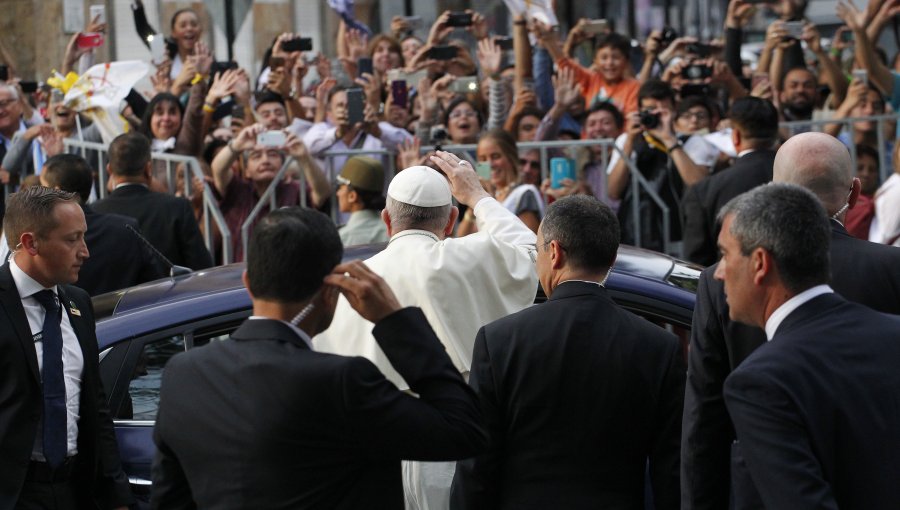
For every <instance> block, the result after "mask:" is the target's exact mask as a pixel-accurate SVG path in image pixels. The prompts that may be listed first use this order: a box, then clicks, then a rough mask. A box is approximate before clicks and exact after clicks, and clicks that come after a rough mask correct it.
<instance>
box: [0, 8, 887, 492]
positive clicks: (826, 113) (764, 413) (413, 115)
mask: <svg viewBox="0 0 900 510" xmlns="http://www.w3.org/2000/svg"><path fill="white" fill-rule="evenodd" d="M805 9H806V2H805V1H804V0H780V1H778V2H772V3H767V4H759V3H756V2H750V1H745V0H730V1H729V2H728V9H727V15H726V20H725V26H724V31H723V34H722V38H721V39H717V40H713V41H699V40H697V39H696V38H692V37H687V36H679V34H677V33H675V31H674V30H672V29H671V28H661V29H659V30H654V31H652V32H651V33H650V34H649V36H648V37H647V39H646V41H644V42H643V44H636V42H635V41H632V40H631V39H630V38H628V37H626V36H624V35H622V34H620V33H618V32H616V31H615V26H614V24H611V23H608V22H606V21H603V22H602V23H601V22H598V21H597V20H580V21H579V22H578V23H577V24H576V25H575V26H573V27H571V29H570V30H569V31H568V33H566V34H565V38H563V33H562V31H561V30H560V27H555V26H550V25H548V24H547V23H545V22H543V21H541V20H540V19H538V18H536V17H529V16H527V15H525V14H524V13H513V14H514V15H513V17H512V22H511V26H510V27H508V28H509V33H510V37H504V36H501V35H497V33H499V32H504V31H505V30H504V28H505V27H492V26H490V24H489V23H488V20H487V19H486V18H485V17H484V16H483V15H482V14H480V13H478V12H474V11H471V10H466V11H461V12H450V11H447V12H444V13H441V14H440V15H439V16H438V18H437V20H436V21H435V22H434V24H433V25H432V26H431V27H430V30H429V31H428V33H427V34H424V33H421V34H420V33H417V31H416V30H415V27H414V26H413V22H414V20H413V19H410V18H406V17H399V16H398V17H395V18H394V19H393V21H392V23H391V26H390V31H389V32H386V33H380V34H372V33H367V32H366V31H365V30H362V27H360V26H358V25H356V24H354V23H351V22H350V21H351V20H345V21H342V22H341V24H340V29H339V31H338V34H337V37H336V40H335V41H336V48H337V54H336V55H335V56H333V58H329V57H327V56H325V55H324V54H323V53H321V52H318V51H313V50H311V49H309V47H308V43H309V41H308V39H305V38H303V37H301V36H300V34H294V33H284V34H281V35H280V36H278V37H277V38H275V40H274V41H273V43H272V46H271V47H270V48H269V49H268V51H266V53H265V55H264V57H263V60H262V66H261V70H260V72H259V73H251V72H250V71H249V70H246V69H242V68H240V67H239V66H236V65H233V63H229V62H216V61H215V60H214V59H213V57H212V53H211V52H210V50H209V48H208V47H207V46H206V45H205V44H204V42H203V29H202V24H201V23H200V17H199V16H198V14H197V13H196V12H194V11H192V10H190V9H183V10H179V11H177V12H176V13H175V14H174V15H173V17H172V19H171V25H170V28H169V30H170V32H169V36H168V37H167V38H166V43H167V46H166V49H165V53H164V55H163V57H162V58H161V60H159V61H154V62H152V64H153V65H154V66H155V68H156V70H155V72H154V73H153V75H152V77H151V81H152V85H153V90H152V91H151V92H150V93H147V94H145V93H142V92H138V91H135V90H133V91H132V92H131V93H130V94H129V95H128V97H127V98H126V99H125V100H124V102H123V105H122V111H121V112H116V113H117V114H118V113H121V115H122V117H123V118H124V119H125V122H126V123H127V125H128V129H127V130H125V131H126V132H122V133H112V134H110V133H107V132H105V130H104V128H102V127H101V126H100V124H101V122H100V121H98V119H97V118H96V117H94V118H93V120H94V122H91V115H92V114H91V112H83V113H84V114H85V117H81V115H82V114H81V113H80V112H78V111H76V108H75V105H73V104H69V103H67V102H66V98H65V92H66V90H64V89H65V86H64V83H63V82H62V80H55V81H53V83H54V85H48V86H42V87H38V88H37V91H35V92H33V93H32V92H29V93H26V92H25V90H24V88H23V82H22V81H21V80H20V79H19V78H18V77H16V76H15V65H14V62H12V58H11V56H10V55H9V52H8V51H5V50H4V49H3V48H0V55H2V56H3V58H5V59H6V60H7V61H8V62H7V65H8V69H9V70H10V71H11V74H12V78H11V79H10V80H9V81H7V82H6V83H2V84H0V181H2V182H3V184H4V185H6V187H7V191H8V192H9V193H11V194H9V195H6V194H4V198H5V200H6V201H7V205H6V208H5V213H4V214H5V216H4V218H3V235H4V238H5V242H4V243H3V244H4V245H6V246H4V248H5V249H6V250H8V251H4V252H3V256H4V257H5V259H4V260H7V263H6V264H5V265H3V266H2V267H0V300H3V302H4V306H3V308H4V310H5V311H6V312H7V320H2V321H0V329H2V330H3V331H5V333H4V334H3V335H0V351H2V352H5V353H7V355H4V356H0V368H2V369H3V370H0V372H2V373H4V374H5V375H4V376H3V377H4V378H5V379H4V381H8V382H9V384H6V383H4V384H3V387H5V388H10V390H9V391H0V410H3V411H0V450H2V451H4V452H7V451H8V452H11V453H10V454H9V455H10V456H11V457H10V458H13V457H15V458H14V459H13V460H15V461H16V462H17V463H15V466H13V463H0V480H3V481H2V482H0V508H7V507H8V508H19V507H23V508H32V507H34V508H82V507H87V506H88V505H89V504H90V503H89V501H90V500H94V501H95V502H96V504H99V505H101V507H104V508H120V507H123V506H128V505H130V504H133V500H132V498H131V496H130V493H129V492H128V486H127V478H126V477H125V476H124V474H123V472H122V469H121V466H120V465H119V461H118V453H117V447H116V441H115V436H114V433H113V431H112V426H111V422H110V419H109V414H108V412H107V411H106V410H105V406H104V397H103V391H102V389H101V388H100V387H99V377H98V374H97V365H96V359H97V352H96V339H95V338H94V337H93V327H92V325H93V310H92V309H91V307H90V301H89V300H88V296H89V295H97V294H101V293H104V292H109V291H112V290H116V289H121V288H125V287H128V286H131V285H134V284H137V283H141V282H144V281H149V280H153V279H156V278H159V277H161V276H163V275H166V274H175V273H177V272H178V271H180V270H182V268H188V269H193V270H199V269H205V268H208V267H211V266H213V265H216V264H221V263H223V262H227V260H224V258H223V255H222V253H223V252H229V253H231V254H232V255H233V259H234V260H236V261H244V262H245V263H246V272H245V274H244V283H245V284H246V286H247V288H248V291H249V293H250V295H251V297H252V299H253V316H252V317H251V318H250V319H248V320H247V321H246V322H245V323H244V324H243V325H242V326H241V327H240V328H239V329H238V330H237V331H236V332H235V333H234V335H233V336H232V338H231V339H230V340H228V341H223V342H216V343H214V344H212V345H209V346H206V347H203V348H201V349H193V350H191V352H189V353H186V354H184V355H179V356H176V357H175V358H173V360H172V362H171V363H169V364H168V365H167V366H166V370H165V375H164V378H163V383H162V390H161V400H160V402H161V403H160V411H159V414H158V420H157V423H156V429H155V434H154V440H155V442H156V446H157V449H158V450H157V457H156V459H155V462H154V469H153V479H154V480H153V481H154V489H153V499H152V504H153V506H154V507H155V508H191V507H202V508H206V507H221V508H269V507H290V508H294V507H296V508H363V507H377V508H381V507H389V508H400V507H403V506H405V507H406V508H412V509H442V508H582V507H584V508H595V507H607V506H608V507H616V508H640V507H643V506H644V504H645V500H647V498H648V495H649V497H650V500H652V504H653V507H654V508H658V509H664V508H683V509H700V508H710V509H713V508H714V509H725V508H729V505H730V504H732V505H734V508H791V507H798V508H837V507H841V508H893V507H896V506H898V505H900V499H898V497H897V494H898V493H897V491H896V490H895V488H894V487H893V485H892V482H893V480H895V479H897V477H898V476H900V461H898V459H900V437H898V431H900V410H898V409H897V406H896V405H894V402H895V401H896V400H897V398H896V396H897V391H898V390H897V388H900V380H898V376H897V373H898V372H897V371H896V370H895V368H894V367H895V366H896V365H897V363H898V362H900V347H898V345H900V344H897V343H896V342H895V341H893V340H894V339H896V338H897V337H894V336H893V335H894V334H900V320H898V319H896V318H895V317H892V316H890V315H888V314H900V290H898V289H900V250H895V246H889V245H898V246H900V196H898V193H900V186H898V184H897V183H898V181H900V176H898V175H900V173H897V172H900V144H895V143H894V142H893V140H895V139H896V136H895V130H897V129H898V128H900V126H897V125H896V122H895V120H894V118H893V117H891V116H889V115H888V116H885V115H883V114H885V113H890V112H896V111H898V110H897V109H898V108H900V71H898V70H897V69H900V59H894V62H893V65H889V64H890V63H889V61H888V59H887V57H886V55H884V52H883V51H882V50H881V49H880V48H878V46H877V44H876V42H877V40H878V39H879V37H880V34H881V32H882V30H883V29H884V27H885V26H887V24H888V23H889V22H890V21H891V20H892V19H894V17H895V15H900V0H871V1H870V2H869V4H868V6H867V7H866V8H865V9H863V10H860V9H858V8H857V7H856V6H855V5H854V4H853V3H852V1H850V0H846V1H844V0H842V1H841V2H840V3H839V5H838V8H837V15H838V17H839V18H840V19H841V20H842V21H843V22H844V23H845V26H844V27H841V28H840V29H839V30H837V32H836V33H835V35H834V37H832V38H831V39H830V42H826V40H825V39H824V38H823V37H822V36H821V34H820V32H819V28H818V27H816V26H815V25H814V24H812V23H809V22H808V21H805V20H804V11H805ZM760 10H764V11H765V12H766V13H768V14H769V15H771V16H774V17H775V19H774V20H773V21H772V22H771V23H770V24H768V28H767V30H766V34H765V40H764V42H763V46H762V49H761V53H760V55H759V58H758V61H756V62H751V63H749V64H745V62H743V61H742V58H741V57H742V47H743V45H744V44H743V43H744V39H745V34H744V28H745V27H746V26H747V24H748V23H749V22H750V20H751V18H752V17H754V16H756V15H762V14H761V13H759V11H760ZM105 30H106V26H105V25H104V24H103V23H101V20H100V19H94V20H91V23H90V25H89V26H88V27H87V28H86V30H85V32H87V33H103V32H104V31H105ZM843 33H849V34H852V37H850V38H846V37H843V36H842V34H843ZM81 35H82V34H76V35H75V36H73V38H72V41H71V43H70V44H69V46H68V47H67V50H66V55H65V59H64V62H63V63H62V64H63V65H62V67H61V69H62V70H63V72H64V73H65V72H68V71H69V70H70V69H73V68H74V67H76V66H81V67H82V68H84V67H85V66H86V65H87V64H89V63H90V62H89V61H90V50H89V49H85V48H82V47H80V46H79V44H78V43H77V41H78V40H79V36H81ZM82 70H83V69H82ZM95 113H96V112H95ZM846 119H849V120H846ZM845 120H846V121H845ZM66 139H69V140H74V141H89V142H91V141H92V142H100V143H104V144H105V145H106V146H107V149H106V150H105V151H104V152H105V156H103V157H102V158H101V159H103V161H105V162H106V165H105V166H104V168H102V169H101V168H96V167H94V166H93V165H94V162H96V161H98V158H97V156H96V154H94V153H91V152H90V151H89V153H88V154H86V156H87V157H86V158H85V157H82V156H81V154H82V150H81V149H80V148H78V147H77V144H76V145H73V146H69V147H68V148H67V147H66V144H65V143H64V140H66ZM560 140H564V141H568V142H570V145H569V146H564V147H563V146H560V145H559V144H553V146H552V147H544V149H542V150H541V149H535V148H533V147H534V145H531V146H521V147H520V145H521V144H526V143H533V142H542V141H560ZM576 142H577V143H576ZM459 146H462V147H459ZM445 149H446V150H445ZM166 153H168V154H177V155H182V156H188V157H192V158H196V161H197V162H198V165H197V167H198V168H200V169H201V170H200V172H194V171H193V170H192V169H193V168H194V167H193V166H191V165H181V166H179V168H178V171H177V172H175V173H174V174H173V173H171V172H169V171H168V170H167V168H166V165H164V164H162V163H161V161H160V160H159V158H158V157H155V155H158V154H166ZM883 169H891V170H892V171H890V172H885V171H883ZM101 170H102V172H101ZM884 174H889V175H890V177H889V178H888V179H887V180H885V181H884V182H881V181H880V179H881V176H882V175H884ZM101 175H108V178H107V179H105V180H104V179H101V178H100V176H101ZM101 196H102V197H103V198H100V197H101ZM270 197H271V200H270ZM210 199H212V200H214V201H215V204H214V205H215V207H217V208H218V210H219V211H220V212H221V215H222V217H223V218H224V226H223V227H217V226H216V225H215V223H211V222H208V221H204V220H206V219H208V218H204V215H205V214H210V212H209V209H208V207H207V205H208V204H205V203H204V202H205V201H208V200H210ZM260 202H263V203H262V204H261V203H260ZM271 204H274V205H275V207H270V205H271ZM207 229H210V231H207ZM217 229H227V232H223V231H222V230H217ZM245 231H246V232H248V233H249V234H250V235H248V236H245V234H244V232H245ZM226 233H227V235H223V234H226ZM204 238H206V242H205V239H204ZM226 240H229V241H227V242H230V243H231V245H230V246H227V249H226V250H221V248H223V244H224V243H226ZM378 242H387V243H388V244H387V245H386V247H385V248H384V250H383V251H381V252H380V253H378V254H377V255H375V256H373V257H372V258H370V259H369V260H366V261H364V262H360V261H355V262H350V263H345V264H341V260H342V255H343V249H344V247H346V246H354V245H359V244H368V243H378ZM620 242H621V243H624V244H634V243H639V244H640V245H641V246H643V247H646V248H650V249H654V250H657V251H668V252H672V253H676V254H681V255H683V257H684V258H686V259H687V260H690V261H692V262H696V263H698V264H701V265H704V266H709V267H708V268H706V269H705V270H704V271H703V272H702V274H701V276H700V280H699V287H698V289H697V301H696V305H695V311H694V319H693V324H692V328H691V338H690V348H689V350H688V352H687V358H686V359H685V358H684V352H683V350H682V348H681V345H680V343H679V339H678V338H676V337H675V335H673V334H672V333H671V332H668V331H666V330H664V329H662V328H660V327H657V326H656V325H653V324H651V323H649V322H647V321H644V320H642V319H640V318H638V317H636V316H634V315H632V314H630V313H628V312H627V311H625V310H623V309H621V308H620V307H619V306H617V305H616V304H615V303H614V302H613V301H612V300H611V298H610V296H609V295H608V293H607V291H606V289H605V287H604V285H605V281H606V278H607V276H608V274H609V272H610V270H611V268H612V267H613V265H614V264H615V259H616V253H617V249H618V246H619V243H620ZM114 254H115V255H114ZM123 254H128V255H127V257H128V258H127V261H128V263H127V264H126V265H127V266H128V267H123V264H122V263H121V262H122V261H121V259H119V260H117V259H116V258H114V257H121V256H123ZM298 268H302V269H303V270H302V271H301V270H298ZM78 287H80V288H78ZM539 288H540V289H542V290H543V292H544V294H545V295H546V296H547V297H548V301H547V302H546V303H544V304H541V305H538V306H532V304H533V302H534V300H535V292H536V290H537V289H539ZM63 311H65V312H66V313H63ZM54 317H55V318H56V319H58V320H53V319H54ZM28 332H31V334H27V333H28ZM860 339H861V340H860ZM23 343H24V346H25V349H24V350H23V349H22V345H21V344H23ZM31 344H34V348H32V347H31ZM79 347H80V348H79ZM23 352H24V357H23V354H22V353H23ZM60 360H61V362H60ZM79 374H81V375H79ZM17 388H27V391H25V390H23V391H19V392H15V391H13V392H12V393H11V392H10V391H11V390H12V389H17ZM223 388H230V389H229V390H228V391H223ZM273 388H277V389H276V390H274V391H273ZM5 404H10V405H5ZM4 409H5V410H4ZM4 424H6V425H7V426H6V428H3V426H4ZM188 424H189V425H188ZM198 431H199V432H198ZM29 505H31V506H29Z"/></svg>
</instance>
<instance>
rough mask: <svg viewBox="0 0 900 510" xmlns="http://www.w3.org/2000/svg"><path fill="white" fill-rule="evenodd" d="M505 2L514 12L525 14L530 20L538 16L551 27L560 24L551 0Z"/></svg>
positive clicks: (511, 0) (505, 0)
mask: <svg viewBox="0 0 900 510" xmlns="http://www.w3.org/2000/svg"><path fill="white" fill-rule="evenodd" d="M503 3H505V4H506V7H507V8H508V9H509V10H510V12H512V13H513V14H524V15H525V18H527V19H529V20H530V19H532V18H537V19H538V21H540V22H542V23H546V24H547V25H549V26H551V27H554V26H556V25H559V21H558V20H557V19H556V13H555V12H553V6H552V5H551V0H503Z"/></svg>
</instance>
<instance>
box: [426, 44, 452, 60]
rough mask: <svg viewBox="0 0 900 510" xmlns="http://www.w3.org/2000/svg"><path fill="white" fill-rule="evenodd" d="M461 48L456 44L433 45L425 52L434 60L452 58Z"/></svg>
mask: <svg viewBox="0 0 900 510" xmlns="http://www.w3.org/2000/svg"><path fill="white" fill-rule="evenodd" d="M458 52H459V48H457V47H456V46H432V47H431V48H430V49H429V50H428V51H427V52H426V54H425V56H426V57H428V58H433V59H434V60H450V59H453V58H455V57H456V55H457V54H458Z"/></svg>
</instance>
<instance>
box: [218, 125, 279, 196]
mask: <svg viewBox="0 0 900 510" xmlns="http://www.w3.org/2000/svg"><path fill="white" fill-rule="evenodd" d="M265 130H266V128H265V126H263V125H262V124H253V125H250V126H247V127H245V128H244V129H242V130H241V131H240V133H238V134H237V136H235V137H234V138H233V139H232V140H231V141H230V142H228V145H226V146H225V148H224V149H222V150H220V151H219V153H218V154H216V157H215V158H213V160H212V163H211V164H210V167H211V168H212V177H213V186H215V187H216V191H218V192H219V195H220V196H224V195H225V190H227V189H228V185H229V184H231V179H232V178H234V172H233V171H232V170H231V164H232V163H233V162H234V160H235V158H237V157H238V156H240V155H241V154H242V153H243V152H244V151H247V150H250V149H252V148H253V147H254V146H255V145H256V136H257V135H259V134H260V133H262V132H263V131H265Z"/></svg>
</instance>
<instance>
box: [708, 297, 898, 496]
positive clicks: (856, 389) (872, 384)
mask: <svg viewBox="0 0 900 510" xmlns="http://www.w3.org/2000/svg"><path fill="white" fill-rule="evenodd" d="M897 367H900V317H898V316H893V315H886V314H881V313H878V312H875V311H873V310H871V309H869V308H867V307H865V306H862V305H859V304H855V303H850V302H848V301H846V300H844V299H843V298H841V297H840V296H838V295H835V294H826V295H822V296H818V297H816V298H813V299H812V300H811V301H809V302H807V303H804V304H803V305H801V306H800V307H799V308H797V309H796V310H795V311H794V312H792V313H791V314H790V315H788V316H787V318H785V320H784V322H782V323H781V325H780V326H779V327H778V329H777V330H776V331H775V335H774V337H773V338H772V340H771V341H770V342H768V343H766V344H765V345H763V346H761V347H760V348H759V349H757V350H756V351H755V352H754V353H753V354H751V355H750V357H748V358H747V359H746V360H745V361H744V362H743V363H742V364H741V366H739V367H738V368H737V369H736V370H735V371H734V372H733V373H732V374H731V375H730V376H729V377H728V379H727V380H726V381H725V403H726V404H727V406H728V411H729V413H730V414H731V416H732V419H733V421H734V426H735V429H736V430H737V435H738V438H739V439H740V443H741V446H742V450H743V454H744V458H745V459H746V463H747V466H748V468H749V471H750V475H751V477H752V479H753V483H754V485H755V486H756V488H757V489H758V491H759V494H760V496H761V498H762V501H763V504H764V505H765V507H766V508H787V509H807V508H809V509H813V508H815V509H837V508H841V509H845V510H848V509H851V510H852V509H860V510H861V509H872V508H900V490H898V487H897V481H898V480H900V396H898V395H900V370H898V369H897Z"/></svg>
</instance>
